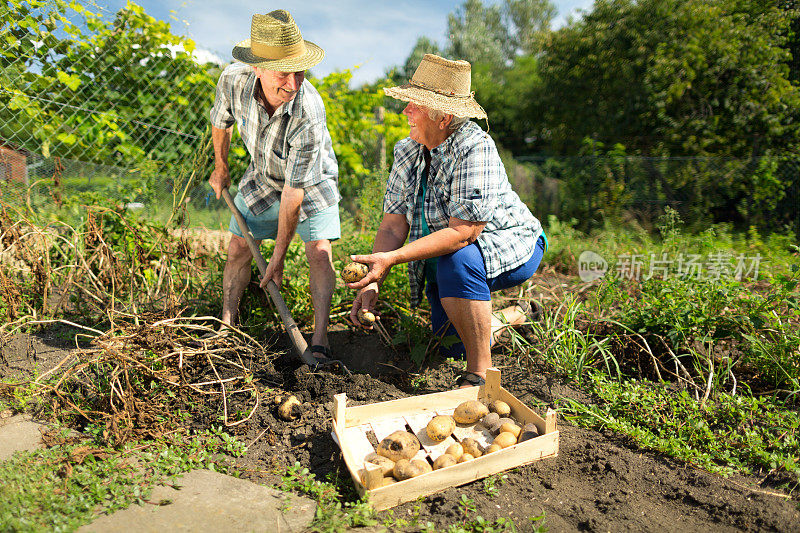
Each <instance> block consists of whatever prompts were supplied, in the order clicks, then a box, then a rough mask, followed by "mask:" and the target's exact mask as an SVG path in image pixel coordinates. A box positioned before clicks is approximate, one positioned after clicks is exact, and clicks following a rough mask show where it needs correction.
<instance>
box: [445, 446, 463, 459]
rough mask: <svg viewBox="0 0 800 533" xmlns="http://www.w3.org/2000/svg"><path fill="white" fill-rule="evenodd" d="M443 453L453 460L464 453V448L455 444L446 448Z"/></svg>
mask: <svg viewBox="0 0 800 533" xmlns="http://www.w3.org/2000/svg"><path fill="white" fill-rule="evenodd" d="M444 453H446V454H447V455H452V456H453V457H454V458H456V459H458V458H459V457H461V455H462V454H463V453H464V447H463V446H461V444H459V443H457V442H456V443H453V444H451V445H450V446H448V447H447V449H446V450H445V451H444Z"/></svg>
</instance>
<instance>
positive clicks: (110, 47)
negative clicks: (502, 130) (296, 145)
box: [0, 0, 800, 236]
mask: <svg viewBox="0 0 800 533" xmlns="http://www.w3.org/2000/svg"><path fill="white" fill-rule="evenodd" d="M0 9H2V10H4V11H0V24H2V25H0V201H3V202H6V203H9V204H11V205H23V204H27V206H28V207H29V208H30V209H33V210H44V209H53V208H60V206H61V205H62V203H63V202H62V200H63V199H65V198H69V197H70V196H72V195H78V196H79V198H82V200H81V201H83V202H85V203H86V202H90V201H91V195H92V194H96V195H97V194H100V195H104V196H105V197H107V198H114V199H116V200H118V201H119V202H120V204H121V205H125V206H128V208H130V209H134V210H140V211H141V212H142V213H143V214H144V215H145V216H149V217H153V218H166V215H165V213H166V212H168V211H169V210H171V209H172V208H173V207H174V195H175V193H176V190H178V189H180V191H182V190H184V189H185V185H186V184H187V183H190V182H191V183H193V184H201V186H199V187H189V194H188V195H187V196H186V197H185V198H184V200H183V201H184V203H183V205H182V206H181V207H182V208H183V209H185V210H186V216H185V217H184V218H183V219H182V221H183V222H184V223H188V224H192V225H206V226H211V227H219V226H220V225H224V224H226V222H227V216H226V215H225V211H224V209H220V205H219V203H218V202H217V201H216V199H215V198H214V197H213V195H212V194H211V192H210V189H209V187H208V186H207V185H204V184H205V181H206V179H207V177H208V172H209V171H210V167H208V165H209V161H208V157H209V155H210V149H209V144H208V135H207V131H208V110H209V108H210V107H211V105H212V103H213V99H214V91H215V85H216V80H217V78H218V76H219V73H220V71H221V69H222V66H221V65H219V64H218V63H217V62H215V61H210V60H209V59H210V58H209V57H208V55H205V56H204V55H203V54H201V53H200V52H198V51H196V50H195V47H194V43H193V42H192V41H191V40H190V39H188V38H186V37H179V36H175V35H174V34H172V33H171V28H170V26H169V25H168V24H167V23H166V22H162V21H157V20H155V19H153V18H152V17H150V16H149V15H147V14H146V13H145V12H144V10H143V9H142V8H141V7H139V6H137V5H135V4H132V3H131V4H128V5H127V6H126V7H125V8H123V9H121V10H120V11H118V12H116V13H110V12H108V11H106V10H104V9H103V8H102V7H100V6H97V5H96V4H94V3H91V2H85V1H84V2H80V1H73V2H69V3H67V2H65V1H64V0H30V1H28V2H24V3H23V2H21V1H19V0H4V1H3V3H2V5H0ZM330 127H331V128H336V127H337V125H336V124H331V125H330ZM390 148H391V147H389V149H390ZM235 149H236V146H235V147H234V150H235ZM239 153H240V156H241V154H244V150H243V149H241V147H240V146H239ZM204 158H205V159H204ZM506 170H507V172H508V175H509V178H510V180H511V181H512V184H513V185H514V188H515V190H517V192H518V193H519V194H520V196H521V197H522V198H523V200H525V201H526V202H527V203H528V205H529V206H530V207H531V209H532V210H533V211H534V213H535V214H536V215H537V216H538V217H539V218H540V219H542V220H544V221H546V220H547V218H548V216H550V215H553V216H556V217H557V218H559V219H561V220H566V221H569V220H571V219H574V220H575V224H576V226H577V227H579V228H580V229H584V230H591V229H593V228H596V227H600V226H602V225H603V224H606V223H608V222H609V221H611V222H617V221H620V222H626V221H628V222H630V221H636V222H638V223H640V224H642V225H643V226H645V227H652V226H653V225H654V224H655V221H656V220H657V219H658V217H659V216H660V215H661V214H663V213H664V211H665V209H666V207H667V206H670V207H672V208H673V209H675V210H676V211H677V212H678V213H679V214H680V216H681V218H682V219H683V220H684V222H685V223H686V224H687V225H688V226H689V227H691V228H693V229H702V228H704V227H707V226H708V225H709V224H713V223H719V222H728V223H732V224H734V225H735V226H737V227H739V228H741V229H747V228H749V227H757V228H759V229H762V230H766V231H776V230H777V231H782V232H786V231H794V232H796V233H797V235H798V236H800V160H796V159H788V158H776V157H752V158H747V159H731V158H714V157H704V158H699V157H695V158H676V157H672V158H652V157H638V156H621V155H598V156H583V157H544V156H530V157H521V158H517V159H510V158H509V159H507V160H506ZM180 191H179V192H180ZM350 200H352V199H350ZM351 203H352V202H351ZM223 207H224V206H223Z"/></svg>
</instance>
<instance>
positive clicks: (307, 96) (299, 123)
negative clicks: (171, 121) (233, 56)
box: [211, 63, 339, 220]
mask: <svg viewBox="0 0 800 533" xmlns="http://www.w3.org/2000/svg"><path fill="white" fill-rule="evenodd" d="M257 80H258V78H257V77H256V75H255V73H254V72H253V68H252V67H250V66H249V65H245V64H244V63H234V64H232V65H229V66H228V67H227V68H226V69H225V70H224V71H223V72H222V74H221V75H220V77H219V82H217V96H216V99H215V100H214V107H212V108H211V124H213V125H214V126H215V127H217V128H220V129H225V128H228V127H230V126H232V125H233V124H236V127H237V128H238V129H239V135H241V137H242V141H244V145H245V147H246V148H247V151H248V152H249V153H250V166H248V167H247V170H246V171H245V173H244V176H242V179H241V180H240V181H239V194H241V195H242V197H243V198H244V201H245V204H247V207H248V208H249V209H250V211H252V212H253V214H256V215H257V214H259V213H262V212H264V211H266V210H267V209H268V208H269V207H270V206H271V205H272V204H273V203H275V202H277V201H279V200H280V197H281V191H282V190H283V186H284V184H285V183H288V184H289V186H290V187H295V188H298V189H303V190H304V191H305V195H304V197H303V205H302V206H301V207H300V220H305V219H306V218H308V217H309V216H311V215H313V214H314V213H317V212H319V211H322V210H323V209H325V208H326V207H330V206H332V205H335V204H337V203H338V202H339V189H338V187H337V181H338V177H339V166H338V164H337V162H336V155H334V153H333V143H332V142H331V135H330V133H329V132H328V127H327V126H326V125H325V106H324V105H323V103H322V98H321V97H320V95H319V93H318V92H317V90H316V89H315V88H314V87H313V86H312V85H311V84H310V83H309V82H308V81H304V82H303V85H302V86H301V87H300V90H299V91H298V92H297V96H295V97H294V99H292V101H291V102H289V103H288V104H284V105H282V106H281V107H279V108H278V109H277V110H276V111H275V114H274V115H272V117H270V116H269V114H268V113H267V110H266V109H264V107H263V106H262V105H261V104H259V103H258V102H257V101H256V97H255V95H256V81H257Z"/></svg>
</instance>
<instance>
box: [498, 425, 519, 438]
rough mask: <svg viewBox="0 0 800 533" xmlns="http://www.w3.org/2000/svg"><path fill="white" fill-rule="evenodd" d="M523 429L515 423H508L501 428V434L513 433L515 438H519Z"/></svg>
mask: <svg viewBox="0 0 800 533" xmlns="http://www.w3.org/2000/svg"><path fill="white" fill-rule="evenodd" d="M521 431H522V428H521V427H519V426H518V425H516V424H514V423H513V422H506V423H505V424H503V425H501V426H500V433H506V432H507V433H513V434H514V437H515V438H516V437H519V434H520V432H521Z"/></svg>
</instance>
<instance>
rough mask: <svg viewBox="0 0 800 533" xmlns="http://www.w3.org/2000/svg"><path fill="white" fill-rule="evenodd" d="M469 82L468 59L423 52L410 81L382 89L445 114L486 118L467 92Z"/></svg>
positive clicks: (470, 69)
mask: <svg viewBox="0 0 800 533" xmlns="http://www.w3.org/2000/svg"><path fill="white" fill-rule="evenodd" d="M471 83H472V67H471V66H470V64H469V62H468V61H462V60H458V61H451V60H449V59H445V58H443V57H439V56H437V55H433V54H425V56H424V57H423V58H422V61H421V62H420V64H419V66H418V67H417V70H416V71H415V72H414V75H413V76H412V77H411V81H410V82H408V83H407V84H405V85H401V86H400V87H387V88H385V89H384V90H383V91H384V92H385V93H386V94H387V95H388V96H391V97H392V98H396V99H398V100H402V101H404V102H414V103H415V104H417V105H421V106H425V107H427V108H430V109H438V110H439V111H442V112H443V113H447V114H448V115H454V116H457V117H470V118H487V117H486V111H484V110H483V108H482V107H481V106H480V105H479V104H478V102H476V101H475V92H474V91H470V85H471Z"/></svg>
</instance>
